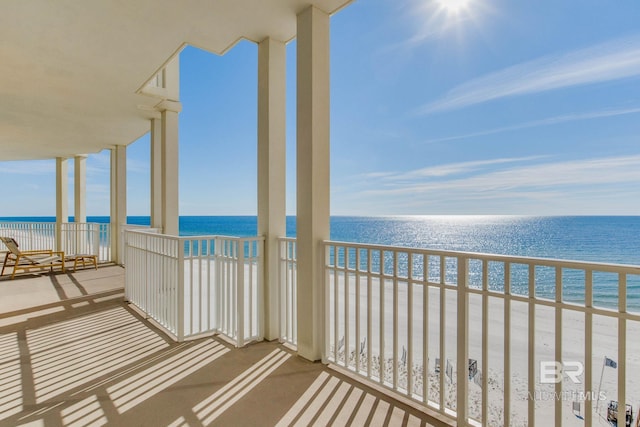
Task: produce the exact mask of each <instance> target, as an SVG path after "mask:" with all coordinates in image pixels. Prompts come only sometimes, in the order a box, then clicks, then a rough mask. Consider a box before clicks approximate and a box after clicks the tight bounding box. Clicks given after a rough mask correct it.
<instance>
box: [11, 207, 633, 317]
mask: <svg viewBox="0 0 640 427" xmlns="http://www.w3.org/2000/svg"><path fill="white" fill-rule="evenodd" d="M0 221H47V222H48V221H55V218H53V217H20V218H0ZM88 221H89V222H100V223H106V222H108V221H109V217H104V216H103V217H89V218H88ZM295 221H296V219H295V217H287V236H289V237H294V236H295V232H296V222H295ZM128 222H129V223H130V224H139V225H148V224H149V217H148V216H130V217H128ZM256 233H257V218H256V217H255V216H181V217H180V234H181V235H183V236H195V235H212V234H219V235H228V236H239V237H248V236H255V235H256ZM331 239H332V240H339V241H346V242H359V243H371V244H382V245H393V246H408V247H415V248H428V249H442V250H454V251H468V252H483V253H493V254H501V255H516V256H528V257H540V258H557V259H565V260H577V261H591V262H604V263H614V264H631V265H640V216H556V217H544V216H493V215H480V216H465V215H454V216H388V217H355V216H334V217H331ZM606 282H607V280H604V282H603V284H602V285H601V286H600V287H599V288H598V289H596V290H595V293H594V300H595V302H596V303H602V304H604V306H609V305H611V303H612V302H613V300H615V299H617V297H616V296H615V295H612V294H611V290H612V289H611V287H610V284H608V283H606ZM628 293H629V296H628V298H629V307H631V306H634V307H635V306H637V307H638V308H640V277H638V278H631V280H630V281H629V283H628ZM583 295H584V290H583V289H579V288H577V287H576V288H575V289H574V288H573V287H572V286H569V287H568V288H567V289H566V291H565V297H567V299H569V300H576V301H577V300H580V297H581V296H582V298H583ZM610 299H611V301H609V300H610Z"/></svg>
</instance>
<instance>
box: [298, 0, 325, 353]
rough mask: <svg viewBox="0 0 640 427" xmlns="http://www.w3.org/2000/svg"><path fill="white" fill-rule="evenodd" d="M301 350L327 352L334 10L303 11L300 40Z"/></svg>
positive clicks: (299, 306) (299, 343)
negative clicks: (331, 21)
mask: <svg viewBox="0 0 640 427" xmlns="http://www.w3.org/2000/svg"><path fill="white" fill-rule="evenodd" d="M297 43H298V44H297V74H298V75H297V139H298V140H297V217H298V218H297V239H298V252H297V255H298V280H297V283H298V295H297V296H298V301H297V308H298V354H299V355H300V356H302V357H304V358H306V359H309V360H319V359H320V358H321V357H322V351H323V345H324V320H325V319H324V293H323V288H324V283H323V277H324V272H323V260H324V251H323V248H322V244H321V243H322V241H323V240H326V239H329V186H330V183H329V163H330V162H329V15H328V14H327V13H325V12H323V11H321V10H319V9H316V8H315V7H313V6H311V7H309V8H307V9H306V10H304V11H303V12H301V13H300V14H299V15H298V42H297Z"/></svg>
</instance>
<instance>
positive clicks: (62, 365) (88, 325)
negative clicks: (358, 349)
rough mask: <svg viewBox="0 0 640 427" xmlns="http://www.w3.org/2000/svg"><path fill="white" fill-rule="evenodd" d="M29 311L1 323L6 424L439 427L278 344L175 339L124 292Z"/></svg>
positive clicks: (0, 385) (1, 418)
mask: <svg viewBox="0 0 640 427" xmlns="http://www.w3.org/2000/svg"><path fill="white" fill-rule="evenodd" d="M105 298H106V299H105ZM78 302H84V303H85V304H82V305H78V304H77V303H78ZM55 307H64V309H63V311H61V312H55V313H46V310H48V309H51V308H55ZM42 311H44V312H45V314H42V315H39V312H42ZM19 312H20V314H33V315H34V316H32V317H30V318H28V319H27V320H24V321H19V322H15V323H13V324H11V325H8V326H4V327H0V355H1V359H0V390H2V392H1V393H0V425H5V424H6V425H15V426H19V425H25V424H30V423H33V425H63V426H79V425H104V424H108V423H114V424H118V425H175V426H180V425H210V424H219V425H224V424H228V423H232V422H234V420H235V421H236V423H237V422H239V423H241V424H245V425H246V424H249V423H250V424H252V425H276V424H277V425H302V424H306V423H307V421H311V422H314V421H317V422H320V423H324V422H325V421H327V422H330V423H336V424H344V425H347V424H353V425H356V424H358V423H359V422H360V421H362V420H364V421H367V420H368V421H369V422H378V421H381V422H385V423H387V424H389V423H390V424H396V425H423V426H424V425H432V424H428V423H427V418H426V416H425V415H424V414H421V413H420V412H419V411H414V410H412V409H411V408H409V407H404V406H402V405H401V404H398V403H397V402H395V401H394V400H393V399H391V398H387V397H384V395H381V394H376V392H375V391H371V390H369V389H367V388H366V387H364V386H362V385H358V383H356V382H351V381H349V380H348V379H347V377H344V376H341V375H340V374H338V373H335V372H333V371H331V370H330V369H328V368H327V367H326V366H324V365H322V364H318V363H311V362H307V361H304V360H302V359H300V358H298V357H295V356H294V354H293V353H292V352H291V351H289V350H287V349H285V348H284V347H283V346H281V345H279V344H277V343H259V344H254V345H249V346H247V347H245V348H242V349H234V348H233V347H232V346H231V345H229V344H227V343H225V342H223V341H221V340H218V339H216V338H205V339H200V340H194V341H189V342H183V343H175V342H173V341H171V340H169V339H168V338H166V336H165V334H163V333H161V332H160V331H159V330H157V329H155V328H153V327H152V326H151V325H150V324H149V323H148V322H146V321H145V320H144V319H143V318H141V317H140V316H139V315H137V314H136V312H135V311H133V310H132V309H130V308H129V307H128V305H126V304H125V303H124V302H123V301H122V300H120V296H119V295H118V293H117V292H115V291H109V292H103V293H100V294H95V295H90V296H84V297H80V298H75V299H69V300H65V301H60V302H58V303H55V304H47V305H46V306H39V307H34V308H31V309H28V310H27V309H25V310H20V311H19ZM15 314H17V313H16V312H14V313H5V314H4V315H5V316H13V315H15Z"/></svg>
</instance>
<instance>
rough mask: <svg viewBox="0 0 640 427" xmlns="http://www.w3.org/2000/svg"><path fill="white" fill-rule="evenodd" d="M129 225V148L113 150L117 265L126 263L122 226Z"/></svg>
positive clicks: (113, 229) (113, 243)
mask: <svg viewBox="0 0 640 427" xmlns="http://www.w3.org/2000/svg"><path fill="white" fill-rule="evenodd" d="M126 223H127V147H126V146H125V145H116V146H115V148H112V149H111V257H112V259H113V261H115V262H116V263H117V264H122V263H123V262H124V254H123V253H120V252H121V250H120V249H121V248H122V246H121V242H120V240H121V234H120V231H121V226H122V225H125V224H126Z"/></svg>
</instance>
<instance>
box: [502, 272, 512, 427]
mask: <svg viewBox="0 0 640 427" xmlns="http://www.w3.org/2000/svg"><path fill="white" fill-rule="evenodd" d="M503 315H504V380H503V381H504V387H503V390H504V392H503V393H504V394H503V396H504V397H503V398H504V426H505V427H508V426H509V425H510V424H511V422H510V420H511V264H510V263H508V262H505V263H504V313H503Z"/></svg>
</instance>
